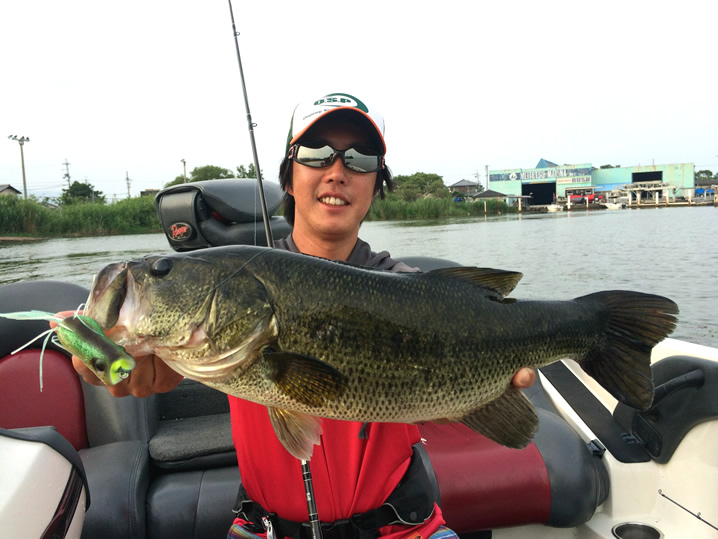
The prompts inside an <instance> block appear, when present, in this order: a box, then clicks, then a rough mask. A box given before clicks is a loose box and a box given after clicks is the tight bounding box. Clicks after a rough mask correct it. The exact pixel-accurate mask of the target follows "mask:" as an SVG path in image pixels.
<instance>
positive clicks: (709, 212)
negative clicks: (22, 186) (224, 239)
mask: <svg viewBox="0 0 718 539" xmlns="http://www.w3.org/2000/svg"><path fill="white" fill-rule="evenodd" d="M716 231H718V209H715V208H713V207H690V208H688V207H687V208H659V209H643V210H620V211H606V210H604V211H590V212H583V211H582V212H572V213H569V212H562V213H554V214H536V215H533V214H525V215H522V216H518V215H515V214H512V215H507V216H496V217H487V218H479V219H476V218H473V219H465V220H455V219H454V220H450V221H445V222H436V221H417V222H411V223H406V222H378V223H365V224H364V225H363V226H362V230H361V234H360V235H361V237H362V238H363V239H365V240H366V241H368V242H369V243H370V244H371V245H372V247H373V248H374V250H380V249H386V250H388V251H389V252H391V253H392V255H393V256H394V257H401V256H409V255H423V256H436V257H439V258H447V259H451V260H455V261H457V262H460V263H462V264H466V265H475V266H485V267H496V268H503V269H509V270H517V271H521V272H522V273H523V274H524V278H523V279H522V281H521V282H520V283H519V285H518V287H517V288H516V290H515V291H514V292H513V293H512V295H513V296H514V297H517V298H527V299H538V298H542V299H566V298H572V297H575V296H579V295H583V294H588V293H590V292H595V291H598V290H609V289H617V288H622V289H631V290H639V291H643V292H650V293H654V294H660V295H664V296H667V297H669V298H671V299H673V300H674V301H675V302H676V303H678V305H679V307H680V309H681V314H680V317H679V325H678V328H677V329H676V331H675V332H674V334H673V335H672V336H673V337H675V338H678V339H683V340H688V341H692V342H696V343H699V344H704V345H707V346H714V347H718V308H717V307H716V306H718V283H717V282H716V276H718V233H717V232H716ZM168 250H170V248H169V244H168V243H167V240H166V239H165V237H164V235H163V234H148V235H139V236H138V235H135V236H112V237H102V238H77V239H58V240H47V241H38V242H28V243H22V244H0V260H2V261H1V262H0V283H7V282H14V281H19V280H31V279H48V278H53V279H62V280H66V281H71V282H74V283H77V284H81V285H84V286H88V287H89V286H90V284H91V282H92V275H93V274H94V273H95V272H96V271H98V270H99V269H100V268H101V267H102V266H103V265H105V264H107V263H110V262H117V261H120V260H123V259H126V258H129V257H135V256H141V255H144V254H149V253H157V252H163V251H168ZM0 308H1V307H0ZM477 323H481V322H480V321H477Z"/></svg>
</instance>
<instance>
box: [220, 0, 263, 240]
mask: <svg viewBox="0 0 718 539" xmlns="http://www.w3.org/2000/svg"><path fill="white" fill-rule="evenodd" d="M228 2H229V16H230V17H231V18H232V33H233V34H234V46H235V48H236V49H237V63H238V64H239V77H240V78H241V79H242V92H243V93H244V109H245V110H246V111H247V127H248V128H249V140H250V141H251V142H252V155H253V156H254V170H255V171H256V172H257V189H258V190H259V204H260V206H261V207H262V221H264V235H265V236H266V238H267V246H269V247H274V238H272V229H271V227H270V226H269V213H268V212H267V200H266V199H265V198H264V186H263V185H262V172H261V169H260V168H259V157H258V156H257V144H256V142H255V141H254V127H255V125H256V124H254V123H252V114H251V113H250V112H249V99H248V98H247V85H246V84H245V83H244V71H243V70H242V57H241V56H240V55H239V40H238V39H237V36H239V32H237V27H236V26H235V24H234V11H232V0H228Z"/></svg>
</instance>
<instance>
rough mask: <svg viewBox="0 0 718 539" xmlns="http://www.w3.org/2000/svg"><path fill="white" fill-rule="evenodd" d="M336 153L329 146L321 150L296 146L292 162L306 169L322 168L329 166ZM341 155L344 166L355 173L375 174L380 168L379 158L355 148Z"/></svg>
mask: <svg viewBox="0 0 718 539" xmlns="http://www.w3.org/2000/svg"><path fill="white" fill-rule="evenodd" d="M337 153H338V152H337V150H335V149H334V148H332V147H331V146H322V147H321V148H310V147H309V146H297V149H296V155H295V156H294V160H295V161H296V162H297V163H300V164H302V165H305V166H308V167H313V168H322V167H328V166H329V165H331V164H332V163H333V162H334V158H335V157H336V155H337ZM342 153H343V154H344V166H346V167H347V168H348V169H350V170H353V171H355V172H376V171H377V170H379V169H380V168H381V156H378V155H371V154H368V153H362V152H360V151H359V150H357V149H356V148H349V149H348V150H344V152H342Z"/></svg>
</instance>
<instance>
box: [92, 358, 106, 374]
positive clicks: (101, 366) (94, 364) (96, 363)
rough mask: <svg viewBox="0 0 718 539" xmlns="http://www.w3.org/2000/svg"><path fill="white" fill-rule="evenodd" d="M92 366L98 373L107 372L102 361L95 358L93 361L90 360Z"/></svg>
mask: <svg viewBox="0 0 718 539" xmlns="http://www.w3.org/2000/svg"><path fill="white" fill-rule="evenodd" d="M90 364H91V365H92V367H93V368H94V369H95V370H96V371H97V372H105V365H104V363H102V361H100V360H99V359H97V358H96V357H93V358H92V359H90Z"/></svg>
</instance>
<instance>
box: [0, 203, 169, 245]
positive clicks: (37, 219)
mask: <svg viewBox="0 0 718 539" xmlns="http://www.w3.org/2000/svg"><path fill="white" fill-rule="evenodd" d="M153 230H160V222H159V219H158V218H157V213H156V212H155V207H154V199H153V198H152V197H137V198H130V199H126V200H123V201H120V202H117V203H115V204H109V205H104V204H92V203H88V204H73V205H71V206H64V207H63V208H54V209H53V208H48V207H46V206H43V205H42V204H39V203H38V202H36V201H34V200H24V199H21V198H18V197H13V196H0V235H10V236H18V235H23V236H36V237H59V236H108V235H116V234H138V233H144V232H150V231H153Z"/></svg>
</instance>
